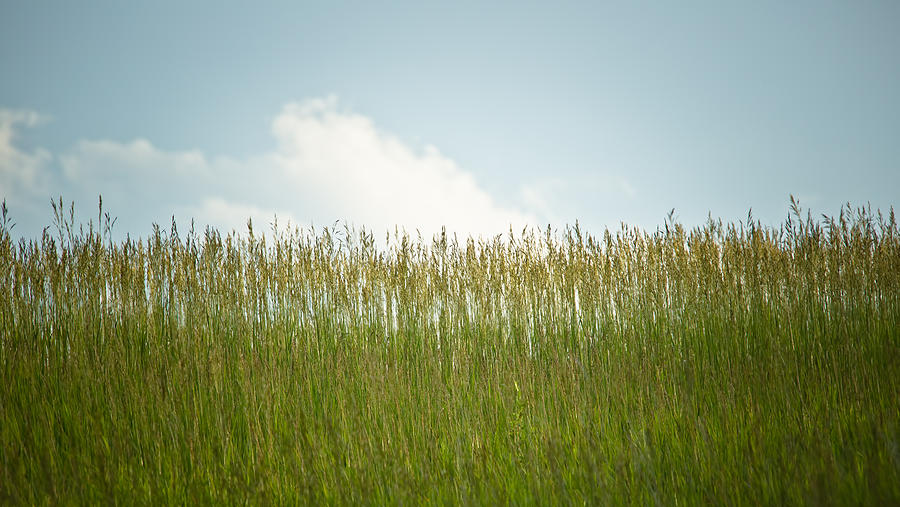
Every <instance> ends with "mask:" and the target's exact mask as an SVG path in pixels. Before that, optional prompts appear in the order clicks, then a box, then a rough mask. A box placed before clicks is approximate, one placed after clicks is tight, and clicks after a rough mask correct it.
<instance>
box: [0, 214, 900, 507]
mask: <svg viewBox="0 0 900 507" xmlns="http://www.w3.org/2000/svg"><path fill="white" fill-rule="evenodd" d="M53 207H54V212H55V217H56V218H55V224H54V227H51V228H48V229H47V230H45V232H44V234H43V236H42V237H41V238H40V240H33V241H25V240H21V241H19V242H14V241H13V240H12V238H11V235H10V231H9V228H10V222H9V219H8V218H7V214H6V211H5V205H4V213H3V221H2V227H0V386H2V387H0V502H3V503H7V502H10V503H25V504H41V503H48V502H49V503H57V502H65V503H107V502H110V503H112V502H123V503H129V504H130V503H139V504H159V503H192V504H193V503H239V502H246V501H249V502H253V503H289V502H314V503H395V502H396V503H404V504H414V503H420V502H424V501H428V502H432V503H440V504H458V503H474V504H498V503H541V504H547V503H549V504H557V503H562V504H568V503H579V504H581V503H591V504H608V503H616V504H619V503H625V504H631V503H636V504H649V503H662V504H700V503H704V504H705V503H715V504H720V503H729V504H730V503H738V504H757V503H766V504H771V503H810V504H829V503H835V504H844V503H870V504H883V503H897V502H900V230H898V226H897V222H896V220H895V218H894V214H893V210H892V211H891V212H890V214H889V216H887V217H884V216H882V215H881V213H873V212H871V210H868V209H858V210H853V209H851V208H850V207H849V206H848V207H847V208H845V209H843V210H842V211H841V214H840V216H839V217H836V218H834V219H831V218H826V219H824V220H823V221H818V220H814V219H813V218H812V217H811V216H810V215H808V214H807V215H806V216H805V217H804V216H803V214H802V211H801V210H800V209H799V207H798V206H796V205H795V206H794V208H793V211H792V214H791V215H790V216H789V218H788V220H787V221H786V222H785V224H784V225H782V226H780V227H779V228H771V227H764V226H762V225H761V224H760V223H759V222H754V221H753V220H752V218H751V217H748V220H747V221H746V223H738V224H722V223H721V222H717V221H712V220H710V221H709V223H708V224H706V225H705V226H703V227H699V228H695V229H693V230H686V229H685V228H684V227H683V226H682V225H680V224H678V223H675V222H674V221H672V220H671V219H670V220H668V221H667V222H666V223H665V225H664V226H662V227H660V228H659V229H658V230H657V231H655V232H652V233H649V232H644V231H641V230H637V229H627V228H622V229H621V230H619V231H618V232H615V233H614V232H610V231H606V232H604V233H603V234H602V235H601V236H592V235H590V234H587V233H586V232H585V231H582V230H581V229H580V228H579V227H578V226H577V225H576V226H575V227H574V228H568V229H565V230H563V231H550V230H549V229H548V230H543V231H536V232H535V231H524V232H522V233H510V234H509V235H508V236H504V237H502V238H500V237H498V238H494V239H491V240H474V239H457V238H456V237H448V236H447V235H441V236H439V237H436V238H434V239H433V240H431V241H424V240H422V239H411V238H410V237H409V236H408V235H406V234H403V233H395V234H394V235H393V236H391V237H389V238H388V239H389V241H388V245H389V246H388V247H383V246H380V239H379V240H376V238H374V237H373V235H372V234H370V233H368V232H365V231H355V230H352V229H348V228H324V229H321V230H315V231H308V230H299V229H289V230H279V229H278V228H277V227H276V228H274V229H273V230H270V231H269V233H267V234H266V235H260V234H258V231H256V230H254V229H253V227H252V225H251V226H250V227H249V228H248V231H247V232H246V233H244V234H241V235H235V234H229V235H222V234H221V233H219V232H217V231H215V230H212V229H207V230H205V231H203V232H202V233H197V232H195V231H193V230H191V231H188V232H184V231H180V230H178V229H177V227H176V224H174V223H173V224H172V225H171V227H170V228H168V230H163V229H161V228H159V227H155V228H154V229H153V231H152V234H150V235H149V236H148V237H147V238H146V239H138V240H135V239H131V238H127V239H125V240H123V241H114V240H112V239H111V238H112V235H111V233H110V231H109V217H108V215H104V214H103V213H102V209H101V214H100V216H99V217H98V223H96V224H93V223H92V224H89V225H88V226H86V227H80V228H77V229H76V226H75V224H74V220H73V219H72V216H73V214H71V208H70V209H69V210H67V209H66V208H64V206H63V202H62V201H61V200H60V201H58V202H56V203H54V206H53Z"/></svg>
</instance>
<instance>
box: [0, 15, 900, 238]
mask: <svg viewBox="0 0 900 507" xmlns="http://www.w3.org/2000/svg"><path fill="white" fill-rule="evenodd" d="M0 76H2V79H0V197H5V198H6V200H7V203H8V205H9V207H10V210H11V214H12V216H13V219H14V220H15V221H16V222H17V223H18V225H17V231H18V232H19V234H38V233H39V231H40V230H41V227H42V226H43V225H47V224H49V223H50V219H51V211H50V206H49V200H50V197H51V196H60V195H62V197H63V198H64V199H66V200H67V201H69V200H74V201H75V202H76V208H77V209H79V210H80V211H82V212H84V216H85V217H87V216H91V215H93V214H95V210H96V201H97V195H98V194H101V193H102V194H103V198H104V203H105V204H106V207H107V208H108V209H109V210H110V211H111V212H112V213H113V214H114V215H117V216H118V217H119V223H118V225H117V228H118V230H119V232H131V233H132V234H133V235H137V234H139V235H146V233H147V232H148V231H149V230H150V225H151V223H153V222H158V223H161V224H167V223H168V222H169V221H170V220H171V217H172V215H176V216H177V217H178V219H179V221H182V220H189V219H190V217H194V218H196V219H197V220H198V221H199V222H201V223H212V224H214V225H217V226H221V227H226V228H230V227H239V226H240V224H242V223H243V222H245V218H246V217H247V216H248V215H249V216H254V217H256V218H257V219H258V220H264V221H266V222H268V221H270V220H271V217H272V216H273V215H274V214H275V213H277V214H278V216H279V217H283V218H284V219H293V220H294V221H296V222H299V223H301V224H308V223H310V222H315V223H316V224H318V225H324V224H330V223H332V222H334V221H335V220H337V219H348V220H351V221H353V222H355V223H361V224H365V225H368V226H370V227H374V228H375V229H376V230H382V231H383V230H384V229H386V228H388V227H390V226H391V224H395V223H399V224H400V225H403V226H405V227H407V228H415V227H421V228H423V230H425V231H430V230H434V229H435V228H437V227H438V224H442V223H443V224H448V225H449V226H450V227H451V228H454V229H457V230H461V231H473V232H493V231H497V232H500V231H503V230H505V229H508V225H505V224H509V223H513V224H515V225H516V226H517V227H521V224H524V223H532V224H547V223H552V224H554V225H555V226H559V225H563V224H565V223H572V222H574V220H576V219H578V220H580V221H581V223H582V224H584V225H585V226H587V227H588V228H590V229H594V230H596V231H598V232H599V231H600V230H602V228H603V227H605V226H611V227H616V226H617V224H618V223H619V222H620V221H625V222H628V223H631V224H635V225H639V226H643V227H649V228H655V227H656V226H657V225H658V224H661V223H662V222H663V220H664V218H665V216H666V214H667V212H668V211H669V210H670V209H672V208H675V209H676V214H677V215H678V217H679V218H680V219H681V221H683V222H685V223H687V224H697V223H701V222H703V221H704V220H705V219H706V217H707V214H708V213H712V215H713V216H715V217H721V218H723V219H725V220H737V219H741V218H744V217H746V215H747V211H748V209H749V208H750V207H752V208H753V212H754V215H755V216H756V217H758V218H761V219H762V220H763V221H764V222H768V223H777V222H779V221H781V220H782V219H783V218H784V217H785V216H786V214H787V211H788V195H789V194H794V195H795V196H798V197H799V198H800V200H801V203H802V204H803V205H804V206H807V207H811V208H812V209H813V210H814V211H816V212H818V213H822V212H825V213H829V214H832V213H834V212H836V211H837V210H838V209H839V207H840V206H841V204H842V203H845V202H847V201H850V202H852V203H853V204H864V203H865V202H871V204H872V206H873V207H881V208H883V209H886V208H887V207H889V206H891V205H894V206H896V205H897V204H900V199H898V197H900V2H895V1H884V2H874V1H873V2H869V1H859V2H828V1H822V0H815V1H792V2H784V1H778V2H759V1H754V2H744V3H742V4H738V3H736V2H720V1H711V2H688V1H679V2H666V3H662V2H654V3H652V4H651V3H642V2H621V3H606V2H584V3H565V4H564V3H560V2H547V3H544V4H536V3H530V2H521V1H520V2H510V3H506V4H501V3H498V2H472V3H465V2H458V1H456V2H448V3H446V4H444V5H442V6H438V5H436V4H432V3H430V2H409V3H405V2H403V3H401V2H395V3H391V4H388V5H385V4H381V5H378V3H376V2H322V3H320V4H312V3H309V2H279V3H275V2H258V1H257V2H242V3H240V4H237V3H231V2H221V1H217V2H199V1H196V2H195V1H191V2H186V1H173V2H168V1H158V0H157V1H152V2H150V1H148V2H137V1H134V2H131V1H128V2H123V1H119V0H116V1H109V2H90V1H85V2H70V1H56V2H49V1H38V0H29V1H10V0H0Z"/></svg>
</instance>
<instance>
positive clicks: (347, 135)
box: [272, 98, 534, 234]
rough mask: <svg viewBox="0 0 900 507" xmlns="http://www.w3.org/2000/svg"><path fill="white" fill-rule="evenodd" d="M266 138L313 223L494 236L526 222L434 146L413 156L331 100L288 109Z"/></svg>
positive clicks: (529, 220) (404, 146) (524, 216)
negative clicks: (274, 144)
mask: <svg viewBox="0 0 900 507" xmlns="http://www.w3.org/2000/svg"><path fill="white" fill-rule="evenodd" d="M272 132H273V134H274V135H275V137H276V139H277V140H278V143H279V147H278V151H277V153H276V154H275V157H274V158H275V162H276V165H277V166H278V168H279V169H280V170H281V171H282V172H283V174H284V175H285V177H286V179H287V180H288V181H290V182H292V183H293V184H294V185H295V187H296V188H297V189H298V190H299V191H300V192H301V193H302V194H303V195H304V196H305V197H306V198H307V199H309V200H311V201H312V202H314V203H315V207H316V209H317V210H319V211H320V216H323V217H329V218H345V219H348V220H350V221H352V222H356V223H363V224H367V225H370V226H372V227H374V228H382V229H387V228H393V226H394V224H400V225H405V226H406V227H408V228H410V229H412V228H419V229H422V230H423V231H427V232H436V231H438V230H439V229H440V227H441V226H447V227H448V229H451V230H457V231H463V232H471V233H486V234H492V233H502V232H504V231H506V230H508V229H509V227H510V226H511V225H512V226H513V227H517V228H521V227H522V226H523V225H525V224H526V223H534V217H533V216H531V215H528V214H525V213H522V212H521V211H518V210H514V209H511V208H505V207H502V206H500V205H498V204H497V203H496V202H495V200H494V199H493V198H492V196H491V195H490V194H488V193H487V192H486V191H485V190H484V189H482V188H481V187H480V186H479V185H478V183H477V182H476V181H475V178H474V177H473V176H472V174H470V173H468V172H466V171H464V170H462V169H461V168H460V167H459V166H457V165H456V163H455V162H454V161H453V160H451V159H450V158H448V157H446V156H444V155H442V154H441V153H440V151H438V149H437V148H435V147H434V146H426V147H425V148H424V149H421V150H416V149H414V148H412V147H410V146H408V145H407V144H405V143H403V142H402V141H400V140H399V139H397V138H396V137H394V136H391V135H389V134H387V133H384V132H381V131H379V130H378V129H377V128H376V127H375V125H374V124H373V122H372V120H370V119H369V118H367V117H365V116H362V115H359V114H353V113H348V112H342V111H340V110H339V109H338V108H337V103H336V101H335V100H334V99H333V98H330V99H319V100H312V101H307V102H303V103H295V104H288V105H287V106H286V107H285V108H284V109H283V110H282V112H281V114H280V115H278V117H277V118H276V119H275V121H274V123H273V126H272Z"/></svg>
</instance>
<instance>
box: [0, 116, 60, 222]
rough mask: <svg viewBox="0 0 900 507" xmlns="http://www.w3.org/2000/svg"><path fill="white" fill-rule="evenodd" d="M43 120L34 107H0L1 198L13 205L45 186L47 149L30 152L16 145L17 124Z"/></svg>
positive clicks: (31, 125) (28, 125) (23, 200)
mask: <svg viewBox="0 0 900 507" xmlns="http://www.w3.org/2000/svg"><path fill="white" fill-rule="evenodd" d="M44 120H45V118H44V117H42V116H41V115H39V114H37V113H35V112H33V111H16V110H9V109H0V198H5V199H7V200H8V201H9V202H10V203H11V204H13V205H16V204H20V203H21V204H24V203H25V202H26V201H28V200H30V199H33V198H34V197H35V194H39V193H40V192H41V191H43V190H45V189H46V187H47V184H48V181H47V180H48V178H49V175H48V174H47V166H48V165H49V163H50V162H51V160H52V158H53V157H52V156H51V155H50V153H49V152H48V151H47V150H44V149H36V150H34V151H33V152H30V153H29V152H27V151H24V150H22V149H20V148H19V147H17V146H16V145H15V134H16V126H18V125H21V126H24V127H34V126H36V125H38V124H39V123H40V122H42V121H44Z"/></svg>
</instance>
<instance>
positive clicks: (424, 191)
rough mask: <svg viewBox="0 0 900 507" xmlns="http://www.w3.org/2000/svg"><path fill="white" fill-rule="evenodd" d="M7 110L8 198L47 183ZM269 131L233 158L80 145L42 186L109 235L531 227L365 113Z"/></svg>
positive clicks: (41, 154) (464, 175)
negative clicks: (209, 229)
mask: <svg viewBox="0 0 900 507" xmlns="http://www.w3.org/2000/svg"><path fill="white" fill-rule="evenodd" d="M6 114H7V116H5V117H4V116H0V150H3V151H0V157H5V158H0V163H2V164H3V165H0V168H2V169H3V175H2V176H3V180H0V184H2V185H3V186H4V187H3V190H4V192H5V193H9V192H14V190H12V189H19V188H22V187H26V186H34V185H35V183H34V182H36V181H37V180H39V179H40V177H41V175H42V174H43V175H47V176H46V177H47V178H50V176H49V173H50V171H48V170H47V165H48V163H49V162H50V160H51V159H52V157H51V156H50V154H49V153H48V152H46V151H42V150H39V151H36V152H34V153H30V154H29V153H24V152H22V151H21V150H17V149H16V148H15V147H14V146H13V143H12V137H13V136H12V133H13V131H14V128H13V127H14V126H15V125H16V124H23V125H32V124H34V123H35V122H37V120H38V118H37V117H36V116H29V114H27V113H15V114H13V113H8V112H7V113H6ZM272 134H273V136H274V137H275V139H276V141H277V147H276V148H275V149H274V150H272V151H270V152H267V153H261V154H259V155H258V156H256V157H251V158H247V159H241V160H237V159H229V158H210V157H208V156H207V155H205V154H204V153H202V152H199V151H196V150H193V151H165V150H161V149H159V148H158V147H156V146H154V145H153V144H152V143H151V142H150V141H148V140H145V139H137V140H135V141H132V142H129V143H120V142H115V141H109V140H99V141H97V140H90V141H88V140H84V141H80V142H78V143H77V144H76V145H75V146H74V147H73V148H71V149H70V150H68V151H67V152H66V153H64V154H63V155H62V156H60V157H58V159H59V163H60V165H61V169H62V171H61V172H60V173H59V174H58V175H57V177H56V178H55V180H54V181H53V182H52V183H51V184H49V185H45V186H49V188H50V191H51V192H53V193H54V194H56V195H62V196H63V197H64V198H65V199H67V200H72V199H74V200H75V201H76V203H77V204H76V207H77V208H79V209H81V210H82V212H84V211H87V212H90V211H91V208H92V207H93V206H94V205H95V204H94V203H96V201H97V195H98V194H102V195H103V201H104V207H105V208H106V210H108V211H110V212H111V213H112V214H113V215H116V216H118V217H119V222H118V226H117V227H118V228H119V231H122V232H129V233H131V234H132V235H146V234H147V233H148V232H149V230H150V224H151V223H152V222H157V223H160V224H161V225H163V224H167V223H168V221H169V220H170V218H171V217H172V216H173V215H174V216H175V217H176V218H177V219H178V221H179V223H180V224H183V223H184V222H188V223H189V222H190V220H191V218H194V219H195V220H196V222H197V225H198V226H199V227H203V226H205V225H206V224H211V225H213V226H216V227H220V228H223V229H225V230H230V229H236V230H239V231H244V230H246V221H247V218H250V217H252V218H253V219H254V222H255V223H257V224H259V225H260V226H261V228H263V229H267V228H268V224H269V223H270V222H271V221H272V219H273V218H274V216H275V215H276V213H277V215H278V217H279V223H284V222H285V221H287V220H291V221H292V222H294V223H295V224H297V223H299V224H300V225H307V224H309V223H315V224H316V225H328V224H332V223H334V222H335V221H340V220H346V221H349V222H350V223H352V224H354V225H357V226H365V227H367V228H369V229H372V230H373V231H375V232H376V233H379V234H380V233H383V232H384V231H386V230H390V231H393V229H394V227H395V226H396V225H399V226H400V227H401V228H405V229H406V230H407V231H409V232H411V233H414V231H415V230H416V229H418V230H420V231H421V232H422V234H423V235H425V236H426V237H427V236H430V235H431V234H434V233H436V232H438V231H440V229H441V226H446V227H447V229H448V231H452V232H459V233H461V234H488V235H490V234H501V233H504V232H506V231H507V230H509V227H510V226H513V227H514V228H515V229H521V227H522V226H523V225H525V224H536V223H537V222H536V219H535V218H534V215H533V214H529V213H525V212H523V211H521V210H517V209H513V208H510V207H505V206H501V205H500V204H498V203H497V201H496V200H495V199H494V198H493V197H492V196H491V195H490V194H489V193H488V192H486V191H485V190H484V189H483V188H482V187H481V186H479V184H478V183H477V181H476V180H475V178H474V176H473V175H472V174H471V173H469V172H467V171H465V170H463V169H462V168H460V167H459V166H458V165H457V164H456V163H455V162H454V161H453V160H452V159H450V158H448V157H446V156H445V155H443V154H441V153H440V151H438V149H437V148H435V147H433V146H426V147H424V148H421V149H419V148H416V147H413V146H410V145H409V144H407V143H404V142H403V141H401V140H400V139H398V138H397V137H395V136H393V135H390V134H388V133H385V132H383V131H382V130H380V129H378V128H377V127H376V125H375V124H374V122H373V121H372V120H371V119H370V118H368V117H366V116H363V115H360V114H356V113H353V112H349V111H345V110H342V109H340V107H339V104H338V102H337V100H336V99H335V98H334V97H328V98H324V99H312V100H307V101H304V102H298V103H291V104H288V105H286V106H285V107H284V108H283V109H282V111H281V112H280V113H279V114H278V115H277V116H276V117H275V119H274V120H273V122H272ZM7 173H9V174H14V175H15V181H12V180H10V177H9V175H8V174H7ZM7 180H10V181H7ZM47 181H50V180H47ZM526 204H527V203H526ZM94 209H95V208H94ZM538 211H541V210H538ZM87 216H91V215H90V213H88V214H87ZM185 226H186V225H185Z"/></svg>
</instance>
